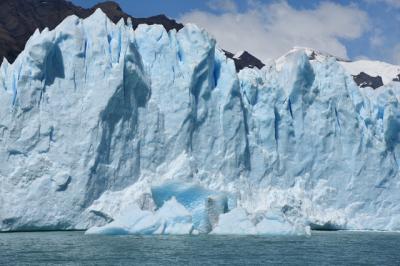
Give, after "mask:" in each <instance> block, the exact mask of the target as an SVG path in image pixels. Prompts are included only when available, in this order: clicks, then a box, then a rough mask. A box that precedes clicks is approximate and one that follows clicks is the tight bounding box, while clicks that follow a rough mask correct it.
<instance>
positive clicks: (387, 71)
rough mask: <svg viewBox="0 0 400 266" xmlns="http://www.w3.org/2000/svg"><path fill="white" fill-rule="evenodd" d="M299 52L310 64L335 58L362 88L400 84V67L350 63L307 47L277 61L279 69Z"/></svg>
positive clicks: (367, 62) (296, 48) (369, 62)
mask: <svg viewBox="0 0 400 266" xmlns="http://www.w3.org/2000/svg"><path fill="white" fill-rule="evenodd" d="M299 51H302V52H304V53H305V54H306V55H307V56H308V59H309V60H310V62H311V63H312V62H314V61H316V62H323V61H326V60H328V59H330V58H334V59H335V60H336V61H337V62H338V63H339V64H341V65H342V67H343V68H344V69H345V70H346V72H347V73H348V74H349V75H352V76H353V79H354V81H355V82H356V83H357V85H358V86H360V87H361V88H366V87H368V88H373V89H377V88H379V87H382V86H383V85H386V84H389V83H391V82H393V81H394V82H399V81H400V78H399V75H400V66H396V65H391V64H388V63H385V62H380V61H371V60H358V61H350V60H346V59H343V58H339V57H335V56H333V55H330V54H329V53H326V52H321V51H318V50H315V49H311V48H307V47H295V48H293V49H292V50H290V51H289V52H288V53H287V54H285V55H284V56H282V57H280V58H278V59H277V60H275V62H274V63H275V65H276V67H277V69H280V68H282V66H283V65H284V64H285V63H286V59H287V58H288V57H289V56H290V55H291V54H293V53H297V52H299Z"/></svg>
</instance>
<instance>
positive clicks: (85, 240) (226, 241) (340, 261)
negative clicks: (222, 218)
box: [0, 231, 400, 266]
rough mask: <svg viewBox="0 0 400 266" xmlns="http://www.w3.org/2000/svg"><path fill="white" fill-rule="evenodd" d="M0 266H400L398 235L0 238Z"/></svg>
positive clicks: (9, 235)
mask: <svg viewBox="0 0 400 266" xmlns="http://www.w3.org/2000/svg"><path fill="white" fill-rule="evenodd" d="M0 265H396V266H398V265H400V234H397V233H368V232H344V231H338V232H313V236H312V237H254V236H210V235H208V236H85V235H84V234H83V232H42V233H3V234H0Z"/></svg>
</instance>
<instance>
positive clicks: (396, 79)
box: [393, 74, 400, 82]
mask: <svg viewBox="0 0 400 266" xmlns="http://www.w3.org/2000/svg"><path fill="white" fill-rule="evenodd" d="M393 81H397V82H400V74H398V75H397V77H396V78H394V79H393Z"/></svg>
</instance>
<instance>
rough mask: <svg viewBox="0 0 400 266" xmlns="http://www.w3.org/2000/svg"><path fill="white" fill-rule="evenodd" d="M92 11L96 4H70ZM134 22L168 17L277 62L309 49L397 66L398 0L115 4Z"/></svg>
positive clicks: (90, 0)
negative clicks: (296, 50)
mask: <svg viewBox="0 0 400 266" xmlns="http://www.w3.org/2000/svg"><path fill="white" fill-rule="evenodd" d="M72 2H74V3H75V4H78V5H81V6H84V7H91V6H93V5H94V4H96V3H98V2H101V1H97V0H73V1H72ZM115 2H117V3H119V4H120V6H121V7H122V8H123V10H124V11H125V12H127V13H129V14H131V15H132V16H135V17H147V16H151V15H156V14H161V13H163V14H166V15H167V16H169V17H172V18H175V19H177V20H178V21H181V22H184V23H187V22H193V23H196V24H198V25H199V26H201V27H204V28H206V29H207V30H208V31H209V32H210V33H211V34H212V35H213V36H214V37H215V38H216V39H217V41H218V43H219V45H220V46H221V47H223V48H225V49H228V50H231V51H233V52H238V51H241V50H248V51H250V52H251V53H253V54H255V55H256V56H258V57H260V58H261V59H263V60H264V61H265V60H268V59H270V58H271V59H272V58H276V57H278V56H279V55H282V54H284V53H285V52H286V51H288V50H290V48H291V47H293V46H307V47H312V48H315V49H318V50H322V51H326V52H329V53H331V54H334V55H337V56H341V57H347V58H350V59H363V58H368V59H373V60H381V61H386V62H390V63H396V64H400V0H357V1H350V0H335V1H325V0H324V1H320V0H312V1H311V0H287V1H284V0H282V1H281V0H190V1H187V0H146V1H136V0H117V1H115Z"/></svg>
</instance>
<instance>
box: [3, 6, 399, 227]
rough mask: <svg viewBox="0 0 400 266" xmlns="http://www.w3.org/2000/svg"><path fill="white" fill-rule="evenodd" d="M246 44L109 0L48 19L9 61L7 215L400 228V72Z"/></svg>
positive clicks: (73, 223) (78, 222)
mask: <svg viewBox="0 0 400 266" xmlns="http://www.w3.org/2000/svg"><path fill="white" fill-rule="evenodd" d="M245 55H246V54H245V53H243V54H241V55H238V56H234V55H233V56H227V54H226V52H225V51H223V50H221V49H219V48H217V46H216V42H215V40H214V39H213V38H212V37H211V36H210V35H209V34H208V33H207V32H205V31H204V30H202V29H199V28H198V27H196V26H195V25H192V24H188V25H185V26H184V27H183V28H182V29H180V30H179V31H177V30H175V29H171V30H170V31H167V30H166V29H165V28H164V27H163V26H161V25H146V24H141V25H138V26H137V27H136V28H135V27H134V26H133V24H132V20H131V19H128V20H127V21H126V22H125V21H124V20H120V21H119V22H118V23H117V24H115V23H113V22H112V21H111V20H110V19H109V18H108V17H107V16H106V15H105V14H104V13H103V12H102V11H101V10H100V9H98V10H97V11H96V12H95V13H94V14H93V15H91V16H90V17H88V18H86V19H80V18H79V17H77V16H70V17H68V18H66V19H65V20H64V21H63V22H62V23H61V24H60V25H59V26H57V27H56V28H55V29H54V30H51V31H50V30H48V29H44V30H43V31H39V30H38V31H36V32H35V34H34V35H33V36H32V37H31V38H30V39H29V41H28V42H27V44H26V47H25V49H24V50H23V51H22V52H21V53H20V54H19V56H18V57H17V59H16V60H15V62H14V63H12V64H9V63H8V62H7V61H6V60H5V61H4V62H3V63H2V65H1V67H0V230H2V231H8V230H50V229H51V230H55V229H57V230H59V229H87V228H89V227H92V226H101V225H105V224H109V225H106V226H105V228H103V229H99V228H98V227H94V229H92V231H90V232H99V231H98V230H100V231H101V232H109V231H107V230H112V229H113V228H114V229H115V228H116V227H118V226H119V227H118V228H121V227H124V226H125V224H124V223H122V222H121V221H124V222H127V220H128V223H131V226H130V227H129V228H130V229H129V230H130V231H129V230H128V229H126V230H128V231H129V232H133V233H136V232H150V231H149V228H150V227H151V228H152V230H153V231H151V232H153V233H157V232H158V233H160V232H161V233H162V232H175V233H180V232H186V233H187V232H193V228H192V227H191V223H193V226H194V228H195V230H197V231H198V232H210V231H211V232H214V233H227V232H229V231H230V230H233V229H232V228H235V229H237V230H239V233H266V232H270V231H268V230H271V228H278V227H279V228H280V229H279V230H282V231H285V232H307V229H306V227H307V226H311V228H324V229H363V230H364V229H365V230H400V204H399V203H400V193H398V192H399V189H400V176H399V159H398V158H400V157H399V151H400V150H399V143H400V136H399V128H400V106H399V94H400V93H399V92H400V82H396V81H392V82H387V83H386V82H385V83H384V84H383V86H381V87H380V88H378V89H376V90H372V89H368V88H360V87H359V86H357V84H356V83H355V82H354V79H353V76H352V75H353V73H356V72H357V71H358V70H359V69H357V70H355V71H356V72H351V71H349V69H352V70H354V69H356V67H355V65H352V66H351V67H349V66H348V65H347V67H346V65H344V63H346V62H343V61H341V60H337V59H336V58H334V57H331V56H327V57H326V58H322V57H321V56H320V55H316V56H313V57H312V58H310V55H309V54H308V53H307V52H305V51H303V50H302V49H297V50H296V51H292V52H290V53H288V54H287V55H285V56H284V58H281V59H278V60H277V61H276V62H273V63H270V64H267V66H265V67H262V66H260V67H262V69H258V67H257V66H256V65H255V66H256V67H254V68H249V67H244V68H242V69H240V68H239V69H238V67H237V66H238V65H237V63H236V62H235V61H234V59H235V58H236V59H238V58H239V59H240V58H241V57H243V58H245V57H247V58H248V56H247V55H246V56H245ZM231 57H232V58H233V59H232V58H231ZM235 63H236V65H235ZM346 64H351V63H350V62H347V63H346ZM360 64H361V63H360ZM251 65H252V66H254V64H251ZM380 66H381V65H380ZM238 71H239V72H238ZM365 71H366V72H365V73H369V74H371V75H374V73H375V72H374V73H372V72H368V69H366V70H365ZM377 71H378V70H377ZM379 71H384V68H383V67H382V68H381V69H379ZM376 73H381V72H376ZM385 73H386V72H385ZM381 74H382V76H383V74H384V73H381ZM390 75H391V74H390ZM384 80H385V81H386V79H384ZM164 202H167V203H168V204H167V203H165V204H164ZM163 204H164V205H163ZM171 209H176V210H179V211H178V212H177V214H176V215H175V216H174V215H173V214H167V213H169V210H171ZM156 210H157V211H156ZM168 215H170V216H168ZM132 216H134V217H132ZM167 216H168V217H167ZM137 217H147V218H146V219H149V220H151V221H152V223H149V224H150V225H148V226H147V227H146V226H144V227H143V226H142V227H140V226H139V225H138V224H137V223H138V221H137ZM166 217H167V218H166ZM235 217H236V219H237V220H235ZM132 219H133V220H135V219H136V220H135V222H132ZM166 219H167V220H166ZM168 219H170V220H168ZM232 219H233V220H235V221H232V222H231V220H232ZM166 221H172V222H171V223H173V225H171V224H168V222H166ZM232 223H233V224H234V225H235V223H238V224H240V226H232ZM132 224H133V225H132ZM161 224H163V225H164V226H161ZM277 224H278V225H279V226H277ZM156 225H157V226H158V227H157V226H156ZM167 225H168V226H169V227H168V226H167ZM176 226H178V227H179V226H182V227H181V228H183V229H182V230H178V229H177V227H176ZM124 228H125V227H124ZM160 228H164V229H163V230H164V231H162V230H161V229H160ZM102 230H103V231H102ZM104 230H105V231H104ZM160 230H161V231H160Z"/></svg>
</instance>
